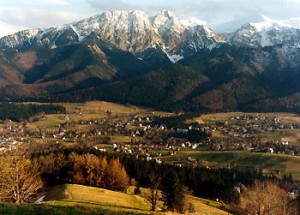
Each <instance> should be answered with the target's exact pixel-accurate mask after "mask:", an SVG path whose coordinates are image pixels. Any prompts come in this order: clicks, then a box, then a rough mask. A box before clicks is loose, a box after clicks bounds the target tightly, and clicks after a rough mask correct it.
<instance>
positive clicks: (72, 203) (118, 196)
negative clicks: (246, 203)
mask: <svg viewBox="0 0 300 215" xmlns="http://www.w3.org/2000/svg"><path fill="white" fill-rule="evenodd" d="M133 189H134V187H130V189H129V190H128V192H127V193H120V192H113V191H110V190H106V189H101V188H94V187H87V186H81V185H70V184H66V185H60V186H56V187H54V188H52V189H50V191H49V193H48V195H47V197H46V198H45V201H44V202H43V203H39V204H21V205H19V206H16V205H13V204H7V203H5V204H4V203H0V214H8V215H10V214H22V215H27V214H28V215H31V214H43V215H47V214H60V215H64V214H66V215H67V214H117V215H118V214H135V215H139V214H163V215H164V214H165V215H173V214H174V215H175V214H176V213H172V212H155V213H152V212H151V211H150V205H149V203H148V202H147V201H146V200H145V198H143V197H142V196H137V195H133ZM142 190H143V191H144V193H145V192H147V189H144V188H142ZM189 198H190V200H191V202H192V203H193V204H194V205H195V209H196V212H195V213H193V214H201V215H210V214H214V215H226V214H228V212H225V211H223V210H220V209H222V207H224V209H226V207H227V206H222V205H221V204H220V203H218V202H214V201H210V200H206V199H200V198H196V197H189ZM159 206H160V207H161V206H162V203H161V202H160V203H159Z"/></svg>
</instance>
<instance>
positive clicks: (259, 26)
mask: <svg viewBox="0 0 300 215" xmlns="http://www.w3.org/2000/svg"><path fill="white" fill-rule="evenodd" d="M261 18H262V21H260V22H250V23H249V24H250V25H252V26H253V27H255V28H256V30H257V31H263V30H267V29H270V28H292V26H291V25H288V24H286V23H285V22H284V21H281V20H276V19H272V18H270V17H267V16H265V15H261Z"/></svg>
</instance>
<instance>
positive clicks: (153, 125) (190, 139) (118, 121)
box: [0, 111, 300, 163]
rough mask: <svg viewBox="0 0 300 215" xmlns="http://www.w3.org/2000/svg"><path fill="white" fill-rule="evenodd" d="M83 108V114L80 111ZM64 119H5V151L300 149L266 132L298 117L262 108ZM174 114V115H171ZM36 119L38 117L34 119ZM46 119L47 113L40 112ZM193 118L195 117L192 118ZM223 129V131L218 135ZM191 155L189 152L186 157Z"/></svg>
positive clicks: (0, 140)
mask: <svg viewBox="0 0 300 215" xmlns="http://www.w3.org/2000/svg"><path fill="white" fill-rule="evenodd" d="M78 114H81V113H80V112H78ZM60 119H61V120H63V123H61V124H59V125H58V126H57V127H52V128H35V129H30V128H29V127H28V122H21V123H15V122H11V121H10V120H5V121H2V122H1V124H0V152H5V151H9V150H11V149H12V148H14V147H16V146H17V145H18V144H24V143H29V144H31V146H32V147H33V148H37V149H39V148H41V147H39V146H38V145H43V146H44V148H45V146H47V145H48V146H50V145H51V146H52V147H53V146H54V147H58V148H59V147H72V146H85V147H91V148H94V149H97V150H100V151H104V152H105V151H107V150H108V151H115V152H119V153H121V154H127V155H132V156H135V157H143V158H145V159H147V160H151V159H155V160H156V161H157V162H158V163H161V162H162V159H161V158H162V157H163V156H175V155H176V153H177V152H178V151H180V150H194V151H197V150H198V151H201V150H203V148H206V150H207V148H208V149H209V150H212V151H249V152H261V153H278V154H289V155H300V146H299V144H295V143H294V144H291V143H289V142H288V141H281V139H274V140H267V141H266V140H265V141H263V138H262V136H265V135H269V134H270V133H271V134H275V133H276V134H277V133H280V132H281V131H286V130H295V131H297V129H300V124H297V123H290V124H286V123H282V122H281V120H280V119H279V118H276V117H265V116H261V115H259V114H243V115H235V116H231V117H230V118H228V119H227V120H225V121H216V122H215V123H210V124H198V123H195V122H192V123H186V121H187V119H188V118H187V117H185V116H184V115H180V116H168V117H162V116H158V115H156V113H155V112H148V113H143V114H138V115H127V116H112V114H111V113H110V112H109V111H107V117H105V118H98V119H89V120H78V121H71V120H70V118H69V116H68V115H67V114H65V115H61V116H60ZM170 119H172V120H170ZM36 120H37V119H36V118H35V119H34V121H36ZM38 120H47V116H46V115H45V116H43V117H40V115H39V117H38ZM189 120H190V119H189ZM215 133H219V134H221V137H219V136H216V135H214V134H215ZM186 160H187V161H190V160H189V158H186Z"/></svg>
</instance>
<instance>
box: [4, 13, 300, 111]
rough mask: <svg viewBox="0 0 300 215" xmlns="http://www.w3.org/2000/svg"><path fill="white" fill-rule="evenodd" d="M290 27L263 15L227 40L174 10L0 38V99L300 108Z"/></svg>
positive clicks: (299, 34) (298, 68)
mask: <svg viewBox="0 0 300 215" xmlns="http://www.w3.org/2000/svg"><path fill="white" fill-rule="evenodd" d="M296 21H297V20H294V22H296ZM288 23H289V22H287V21H278V20H272V19H270V18H268V17H264V16H259V17H258V18H257V19H256V20H255V22H250V23H247V24H245V25H243V26H241V27H240V28H239V29H237V30H236V31H234V32H232V33H227V34H222V37H221V36H220V35H218V34H216V33H215V32H213V31H212V30H211V29H210V28H209V27H208V26H206V25H205V23H204V22H202V21H199V20H190V21H182V20H180V19H179V18H177V17H176V16H175V15H174V14H173V13H171V12H169V11H161V12H159V13H158V14H157V15H155V16H153V17H150V16H148V15H147V14H146V13H144V12H143V11H108V12H104V13H102V14H100V15H96V16H93V17H90V18H87V19H83V20H81V21H78V22H74V23H71V24H66V25H63V26H59V27H52V28H48V29H33V30H25V31H21V32H17V33H16V34H13V35H9V36H6V37H3V38H1V39H0V50H1V51H0V56H1V58H0V96H1V98H6V99H7V98H8V99H24V98H26V99H33V100H43V101H45V100H46V101H78V100H80V101H82V100H90V99H102V100H108V101H114V102H123V103H132V104H136V105H144V106H152V107H156V108H161V109H168V110H186V111H200V112H204V111H229V110H241V109H247V110H248V109H251V108H253V109H255V110H259V107H260V106H266V107H265V109H270V108H268V105H269V106H270V105H271V104H272V105H273V104H275V103H274V101H278V102H279V103H280V105H281V106H280V107H282V108H280V110H285V109H286V110H298V109H297V108H298V107H299V106H300V104H298V97H299V92H300V85H299V84H298V83H299V82H300V62H299V59H300V29H298V28H296V27H293V26H291V25H290V24H288ZM290 23H292V21H290ZM293 102H295V103H296V104H295V105H294V104H292V105H291V104H289V103H293ZM290 107H292V108H290ZM262 109H263V108H262Z"/></svg>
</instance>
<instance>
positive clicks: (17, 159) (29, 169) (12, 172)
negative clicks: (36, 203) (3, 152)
mask: <svg viewBox="0 0 300 215" xmlns="http://www.w3.org/2000/svg"><path fill="white" fill-rule="evenodd" d="M0 165H1V169H0V200H2V201H14V202H15V203H17V204H19V203H22V202H25V201H28V200H29V198H30V197H31V196H32V195H33V194H35V193H36V191H37V190H38V189H40V188H41V187H42V186H43V182H42V179H41V177H40V172H39V165H38V163H37V162H36V161H31V160H30V159H28V158H25V157H23V156H18V155H14V156H5V157H1V158H0Z"/></svg>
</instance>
